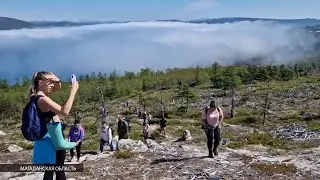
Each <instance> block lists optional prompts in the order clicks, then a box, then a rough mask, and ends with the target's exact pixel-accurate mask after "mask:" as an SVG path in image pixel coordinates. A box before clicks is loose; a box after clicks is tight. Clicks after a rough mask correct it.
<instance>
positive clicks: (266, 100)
mask: <svg viewBox="0 0 320 180" xmlns="http://www.w3.org/2000/svg"><path fill="white" fill-rule="evenodd" d="M267 83H268V90H267V93H266V98H265V102H264V111H263V121H262V125H263V126H264V124H265V121H266V115H267V113H268V110H269V107H270V102H269V90H270V81H269V80H268V81H267Z"/></svg>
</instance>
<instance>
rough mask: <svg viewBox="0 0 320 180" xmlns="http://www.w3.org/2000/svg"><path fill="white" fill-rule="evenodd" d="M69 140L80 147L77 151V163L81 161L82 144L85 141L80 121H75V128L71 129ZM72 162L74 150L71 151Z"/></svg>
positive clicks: (77, 147)
mask: <svg viewBox="0 0 320 180" xmlns="http://www.w3.org/2000/svg"><path fill="white" fill-rule="evenodd" d="M68 139H69V141H70V142H76V143H77V144H78V145H77V146H76V151H77V162H79V161H80V154H81V144H82V141H83V139H84V129H83V128H82V126H81V124H80V120H75V122H74V126H73V127H72V128H71V129H70V131H69V135H68ZM70 155H71V158H70V161H72V160H73V156H74V151H73V148H71V149H70Z"/></svg>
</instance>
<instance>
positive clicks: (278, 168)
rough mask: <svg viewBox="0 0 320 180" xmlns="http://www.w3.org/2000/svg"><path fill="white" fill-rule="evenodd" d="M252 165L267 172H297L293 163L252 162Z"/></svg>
mask: <svg viewBox="0 0 320 180" xmlns="http://www.w3.org/2000/svg"><path fill="white" fill-rule="evenodd" d="M250 167H251V168H253V169H256V170H257V171H260V172H263V173H267V174H294V173H296V172H297V168H296V166H294V165H293V164H284V163H281V164H271V163H251V164H250Z"/></svg>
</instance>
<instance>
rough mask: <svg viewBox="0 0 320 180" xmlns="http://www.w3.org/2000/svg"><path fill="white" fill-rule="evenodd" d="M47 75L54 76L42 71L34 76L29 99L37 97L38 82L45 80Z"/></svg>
mask: <svg viewBox="0 0 320 180" xmlns="http://www.w3.org/2000/svg"><path fill="white" fill-rule="evenodd" d="M45 75H52V73H51V72H46V71H41V72H35V73H33V75H32V80H31V86H30V88H29V90H28V96H27V97H28V98H30V97H31V96H33V95H35V94H36V93H37V91H38V82H39V80H41V79H45Z"/></svg>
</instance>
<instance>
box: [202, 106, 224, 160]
mask: <svg viewBox="0 0 320 180" xmlns="http://www.w3.org/2000/svg"><path fill="white" fill-rule="evenodd" d="M223 118H224V117H223V112H222V110H221V108H220V107H217V106H216V103H215V101H214V100H212V101H210V105H209V107H205V108H204V109H203V112H202V118H201V119H202V125H203V127H204V130H205V133H206V135H207V146H208V150H209V157H213V154H214V155H215V156H218V146H219V143H220V141H221V134H220V128H221V125H222V122H223ZM213 141H214V142H213ZM212 144H213V148H212Z"/></svg>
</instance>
